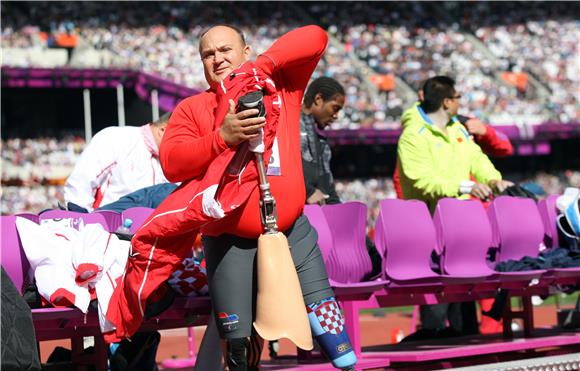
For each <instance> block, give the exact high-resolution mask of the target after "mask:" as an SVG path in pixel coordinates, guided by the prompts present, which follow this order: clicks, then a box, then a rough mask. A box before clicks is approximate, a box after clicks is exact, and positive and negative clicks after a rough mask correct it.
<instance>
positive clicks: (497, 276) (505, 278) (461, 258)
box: [434, 198, 540, 287]
mask: <svg viewBox="0 0 580 371" xmlns="http://www.w3.org/2000/svg"><path fill="white" fill-rule="evenodd" d="M434 222H435V227H436V229H437V232H438V235H439V239H440V243H441V247H442V248H443V256H442V269H443V271H444V272H445V273H447V274H449V275H469V274H473V275H481V276H487V277H486V278H487V281H488V282H490V281H497V282H498V283H499V282H511V283H512V284H510V286H511V287H518V286H525V285H527V283H528V282H529V281H530V280H531V279H533V278H537V277H539V276H540V275H539V274H538V273H535V271H531V273H530V272H529V271H528V272H496V271H495V270H493V269H491V268H490V266H489V264H488V263H487V251H488V250H489V248H490V246H491V240H492V238H491V236H492V233H491V225H490V223H489V219H488V217H487V215H486V212H485V210H484V208H483V205H482V203H481V202H479V201H461V200H457V199H454V198H444V199H441V200H439V202H438V203H437V208H436V209H435V215H434ZM516 282H519V283H516Z"/></svg>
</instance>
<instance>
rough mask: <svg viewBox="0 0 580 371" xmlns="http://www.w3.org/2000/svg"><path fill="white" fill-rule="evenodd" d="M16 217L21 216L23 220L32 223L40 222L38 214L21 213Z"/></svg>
mask: <svg viewBox="0 0 580 371" xmlns="http://www.w3.org/2000/svg"><path fill="white" fill-rule="evenodd" d="M14 216H19V217H21V218H26V219H28V220H30V221H33V222H35V223H36V224H38V220H39V217H38V215H36V214H32V213H19V214H15V215H14Z"/></svg>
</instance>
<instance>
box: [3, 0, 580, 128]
mask: <svg viewBox="0 0 580 371" xmlns="http://www.w3.org/2000/svg"><path fill="white" fill-rule="evenodd" d="M55 4H58V6H57V5H55ZM211 4H212V5H211V6H208V5H207V4H206V3H201V2H146V3H142V4H140V5H139V6H133V5H132V4H131V3H115V4H113V3H99V2H95V3H78V2H70V3H61V2H58V3H55V2H39V3H35V5H34V6H29V5H20V4H18V3H10V4H7V3H3V4H2V8H3V9H2V13H3V25H2V46H3V47H20V48H27V47H39V46H40V45H42V38H41V37H40V35H41V34H43V33H45V32H58V31H59V30H65V31H66V30H70V29H71V23H72V24H74V29H75V32H78V34H79V35H80V38H81V40H83V42H84V43H86V44H87V45H89V46H91V47H93V48H95V49H102V50H110V51H111V52H112V53H113V54H115V55H117V56H118V58H116V59H114V60H113V65H110V66H108V67H123V68H134V69H139V70H141V71H145V72H149V73H152V74H157V75H160V76H161V77H163V78H166V79H168V80H171V81H174V82H177V83H180V84H184V85H187V86H190V87H196V88H201V89H203V88H205V87H206V86H205V82H204V77H203V73H202V72H203V71H202V70H201V66H200V64H199V63H192V61H194V60H196V59H197V58H199V56H198V50H197V45H198V40H199V37H200V35H201V33H202V32H203V30H205V29H206V27H207V26H208V25H210V24H215V23H221V22H226V23H233V24H236V25H238V26H240V27H241V28H242V29H243V30H245V31H246V34H247V35H257V36H256V37H255V38H254V39H250V38H249V39H248V40H247V41H248V43H249V44H251V45H253V46H254V47H255V50H254V53H255V55H256V54H259V53H260V52H262V51H263V50H264V48H265V47H266V46H267V45H270V44H271V42H272V41H273V40H274V39H275V38H277V37H278V36H279V35H281V34H283V33H284V32H286V31H287V30H289V29H290V28H294V27H296V26H298V25H302V24H305V23H318V24H321V25H322V26H323V27H325V28H326V29H327V30H328V32H329V34H330V35H331V36H333V37H334V38H333V40H334V42H331V43H330V44H329V47H328V50H327V52H326V54H325V56H324V58H323V60H322V61H321V63H320V64H319V66H318V68H317V71H316V72H315V73H314V75H313V78H316V77H319V76H321V75H325V76H329V77H334V78H336V79H337V80H338V81H340V82H341V83H342V84H343V85H344V86H345V88H346V93H347V102H346V108H345V110H344V114H343V115H342V116H341V118H340V119H339V120H337V121H336V122H335V123H334V125H333V128H334V129H338V128H353V129H356V128H361V127H362V128H365V127H375V128H394V127H397V126H398V122H399V121H400V120H399V116H400V114H401V112H402V110H404V109H405V108H406V107H405V105H406V104H409V103H410V102H408V101H407V102H406V101H404V99H403V94H402V90H401V88H402V87H400V86H396V87H395V88H394V90H391V91H388V92H383V94H377V91H376V89H374V88H373V87H371V86H370V85H369V79H368V78H369V76H368V74H367V72H366V71H364V69H361V68H359V64H358V63H360V62H362V64H366V66H367V69H370V70H371V71H374V72H373V73H378V74H383V75H396V76H398V77H400V78H401V79H402V81H404V82H406V83H407V84H408V86H409V87H410V88H411V89H415V90H416V89H417V88H418V87H419V85H420V83H421V82H422V81H424V80H425V79H426V78H428V77H432V76H434V75H436V74H438V75H451V76H455V77H456V80H457V82H458V90H459V91H461V92H462V94H463V99H464V103H465V104H464V106H465V112H466V113H467V112H469V113H470V114H472V115H477V116H479V117H480V118H482V119H483V120H484V121H486V122H490V123H492V124H509V123H514V122H516V123H528V124H537V123H541V122H544V121H547V120H557V121H560V122H576V121H578V118H579V117H580V109H579V107H578V103H577V99H575V97H576V96H577V88H576V87H577V85H578V84H577V83H578V72H579V71H578V63H577V55H578V53H577V48H578V47H577V42H576V40H577V39H578V36H579V27H578V20H577V18H574V14H577V13H574V12H573V10H574V9H576V8H577V6H576V4H575V3H564V4H557V5H552V4H550V3H535V5H533V6H526V7H522V6H519V5H517V4H515V5H514V4H511V5H504V4H503V3H487V2H476V3H474V4H471V3H469V4H467V3H465V4H462V3H455V4H439V3H429V2H426V3H424V2H409V3H401V2H398V3H376V2H366V3H363V2H361V3H359V2H357V3H292V4H291V3H278V2H270V3H268V2H266V3H260V5H259V7H257V6H256V4H254V3H235V4H230V5H228V9H233V11H228V12H225V11H224V9H225V8H224V7H221V6H219V3H211ZM231 5H235V6H233V7H230V6H231ZM121 14H122V15H123V16H122V17H121V16H120V15H121ZM49 19H50V20H54V19H58V20H60V22H55V21H52V22H49V21H47V20H49ZM47 23H48V24H47ZM477 40H479V41H480V43H478V42H477ZM478 44H481V45H478ZM482 45H483V47H482ZM353 59H358V62H356V61H354V60H353ZM506 71H511V72H525V73H530V74H531V75H533V76H536V77H537V78H538V80H539V81H540V83H542V84H544V85H545V86H546V87H547V88H548V89H549V90H550V96H549V97H542V96H541V95H540V94H539V93H538V92H537V91H536V89H535V88H534V87H533V86H532V84H530V83H528V84H527V86H526V88H525V89H524V90H521V89H520V90H518V88H516V87H514V86H511V85H509V84H507V83H505V82H503V81H502V80H501V79H500V78H499V77H498V74H499V73H501V72H506ZM407 92H408V90H407Z"/></svg>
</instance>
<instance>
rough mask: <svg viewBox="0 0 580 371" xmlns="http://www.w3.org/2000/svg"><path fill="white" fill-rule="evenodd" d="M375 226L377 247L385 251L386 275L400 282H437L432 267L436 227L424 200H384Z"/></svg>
mask: <svg viewBox="0 0 580 371" xmlns="http://www.w3.org/2000/svg"><path fill="white" fill-rule="evenodd" d="M380 209H381V211H380V215H379V217H378V218H377V223H380V224H379V225H378V226H377V228H375V234H376V235H377V236H376V238H375V242H376V244H377V249H378V250H379V251H383V253H384V255H383V268H384V272H385V278H387V279H389V280H392V281H393V282H395V283H398V284H405V283H437V282H439V278H440V276H439V275H438V274H437V273H435V272H433V270H431V268H430V266H429V264H430V261H431V252H432V251H433V249H434V248H435V245H436V242H435V228H434V227H433V222H432V220H431V216H430V215H429V210H428V209H427V206H426V205H425V203H424V202H421V201H417V200H399V199H387V200H382V201H381V202H380Z"/></svg>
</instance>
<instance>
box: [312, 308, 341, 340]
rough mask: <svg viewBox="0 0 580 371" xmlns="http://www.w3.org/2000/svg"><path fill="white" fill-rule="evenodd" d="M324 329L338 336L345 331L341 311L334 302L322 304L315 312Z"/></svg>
mask: <svg viewBox="0 0 580 371" xmlns="http://www.w3.org/2000/svg"><path fill="white" fill-rule="evenodd" d="M314 313H315V314H316V317H317V318H318V321H319V322H320V325H321V326H322V329H323V330H324V331H326V332H330V333H331V334H334V335H338V334H340V333H341V332H342V331H343V327H344V319H343V318H342V316H341V315H340V309H339V308H338V306H337V305H336V302H334V301H327V302H325V303H323V304H321V305H320V306H319V307H318V308H316V310H315V311H314Z"/></svg>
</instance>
